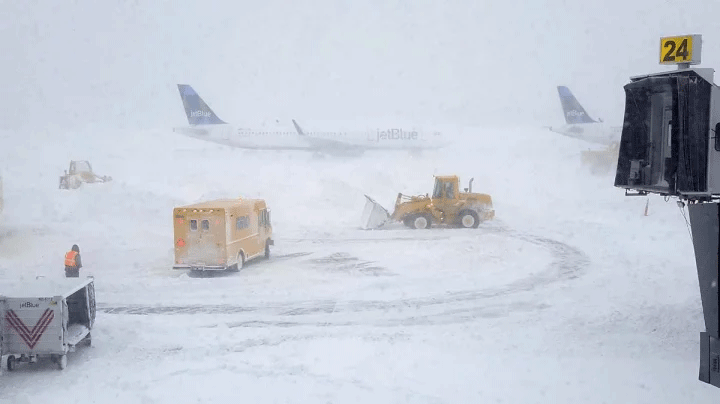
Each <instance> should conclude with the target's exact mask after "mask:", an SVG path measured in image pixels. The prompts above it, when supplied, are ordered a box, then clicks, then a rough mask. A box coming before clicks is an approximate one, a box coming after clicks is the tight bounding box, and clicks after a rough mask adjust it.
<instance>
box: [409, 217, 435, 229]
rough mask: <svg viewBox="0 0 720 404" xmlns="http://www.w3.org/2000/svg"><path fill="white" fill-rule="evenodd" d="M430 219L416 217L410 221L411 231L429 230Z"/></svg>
mask: <svg viewBox="0 0 720 404" xmlns="http://www.w3.org/2000/svg"><path fill="white" fill-rule="evenodd" d="M430 224H431V221H430V217H428V215H418V216H415V217H414V218H413V219H412V227H413V229H429V228H430Z"/></svg>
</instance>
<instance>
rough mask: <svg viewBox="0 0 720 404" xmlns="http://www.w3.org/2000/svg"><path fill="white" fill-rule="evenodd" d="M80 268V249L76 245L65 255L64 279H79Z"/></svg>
mask: <svg viewBox="0 0 720 404" xmlns="http://www.w3.org/2000/svg"><path fill="white" fill-rule="evenodd" d="M80 268H82V262H81V261H80V247H78V246H77V244H73V246H72V249H71V250H70V251H68V252H67V253H65V277H66V278H78V277H80Z"/></svg>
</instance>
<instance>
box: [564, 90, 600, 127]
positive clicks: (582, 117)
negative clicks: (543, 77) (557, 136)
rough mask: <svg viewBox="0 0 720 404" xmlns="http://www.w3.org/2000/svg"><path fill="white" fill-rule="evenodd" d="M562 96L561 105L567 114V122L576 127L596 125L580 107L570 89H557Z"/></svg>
mask: <svg viewBox="0 0 720 404" xmlns="http://www.w3.org/2000/svg"><path fill="white" fill-rule="evenodd" d="M557 90H558V94H559V95H560V104H562V109H563V113H564V114H565V122H566V123H568V124H570V125H574V124H579V123H594V122H596V121H595V120H594V119H592V118H590V115H588V113H587V112H586V111H585V109H584V108H583V107H582V105H580V103H579V102H578V100H577V99H576V98H575V96H574V95H573V94H572V92H570V89H569V88H567V87H565V86H558V87H557Z"/></svg>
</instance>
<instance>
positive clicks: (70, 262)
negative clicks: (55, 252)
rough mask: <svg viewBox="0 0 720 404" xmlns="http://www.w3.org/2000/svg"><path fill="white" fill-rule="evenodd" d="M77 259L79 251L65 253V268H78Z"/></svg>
mask: <svg viewBox="0 0 720 404" xmlns="http://www.w3.org/2000/svg"><path fill="white" fill-rule="evenodd" d="M75 257H77V251H68V252H67V253H65V266H66V267H74V266H77V262H75Z"/></svg>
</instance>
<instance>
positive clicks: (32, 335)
mask: <svg viewBox="0 0 720 404" xmlns="http://www.w3.org/2000/svg"><path fill="white" fill-rule="evenodd" d="M0 289H1V290H2V292H0V356H2V357H5V356H7V359H6V364H7V365H6V368H7V370H8V371H13V370H15V368H16V366H17V364H18V363H22V362H27V363H37V360H38V357H39V356H49V357H50V360H51V361H52V362H53V363H54V364H56V365H57V367H58V368H59V369H65V367H66V366H67V354H68V352H73V351H75V349H76V346H78V345H80V344H81V343H82V345H86V346H90V345H91V336H90V332H91V330H92V328H93V325H94V323H95V313H96V303H95V283H94V280H93V278H92V277H87V278H86V279H77V278H61V279H46V278H43V277H40V278H38V279H35V280H30V281H20V282H14V281H8V282H2V283H0Z"/></svg>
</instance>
